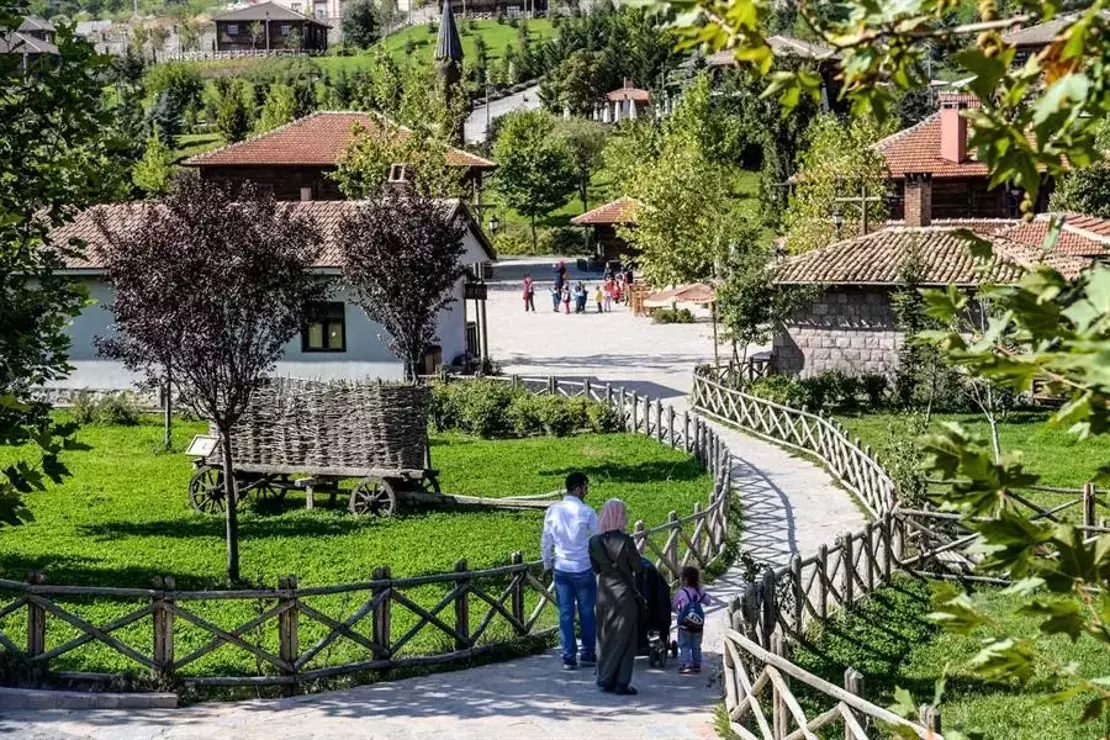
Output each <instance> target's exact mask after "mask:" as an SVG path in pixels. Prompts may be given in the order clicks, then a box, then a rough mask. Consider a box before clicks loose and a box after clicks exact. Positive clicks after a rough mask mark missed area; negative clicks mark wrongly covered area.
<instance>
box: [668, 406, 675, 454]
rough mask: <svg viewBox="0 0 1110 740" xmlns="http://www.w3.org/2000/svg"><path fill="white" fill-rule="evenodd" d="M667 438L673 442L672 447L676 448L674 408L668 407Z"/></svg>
mask: <svg viewBox="0 0 1110 740" xmlns="http://www.w3.org/2000/svg"><path fill="white" fill-rule="evenodd" d="M667 438H668V439H669V440H670V441H671V447H672V448H673V447H674V446H675V437H674V406H667Z"/></svg>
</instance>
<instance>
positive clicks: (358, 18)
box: [341, 0, 382, 49]
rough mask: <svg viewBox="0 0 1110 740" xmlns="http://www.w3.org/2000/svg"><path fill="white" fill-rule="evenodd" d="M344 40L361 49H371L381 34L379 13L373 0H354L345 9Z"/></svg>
mask: <svg viewBox="0 0 1110 740" xmlns="http://www.w3.org/2000/svg"><path fill="white" fill-rule="evenodd" d="M341 25H342V30H343V40H344V41H345V42H346V43H348V44H351V45H352V46H356V47H358V48H359V49H369V48H370V47H371V46H373V45H374V42H375V41H377V40H378V38H379V37H380V36H381V25H382V24H379V22H378V13H377V11H376V10H375V9H374V3H373V2H371V0H354V1H353V2H350V3H348V4H347V8H346V9H345V10H344V11H343V21H342V24H341Z"/></svg>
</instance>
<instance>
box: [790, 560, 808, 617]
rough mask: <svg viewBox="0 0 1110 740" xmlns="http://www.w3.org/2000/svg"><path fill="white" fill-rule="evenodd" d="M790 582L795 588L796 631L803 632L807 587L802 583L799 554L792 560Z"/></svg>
mask: <svg viewBox="0 0 1110 740" xmlns="http://www.w3.org/2000/svg"><path fill="white" fill-rule="evenodd" d="M790 581H791V585H792V586H793V587H794V615H793V616H794V629H796V630H798V633H799V634H800V633H801V632H802V620H803V619H804V618H805V603H806V602H805V599H806V593H805V585H804V584H803V583H802V558H801V556H800V555H798V553H794V556H793V557H792V558H790Z"/></svg>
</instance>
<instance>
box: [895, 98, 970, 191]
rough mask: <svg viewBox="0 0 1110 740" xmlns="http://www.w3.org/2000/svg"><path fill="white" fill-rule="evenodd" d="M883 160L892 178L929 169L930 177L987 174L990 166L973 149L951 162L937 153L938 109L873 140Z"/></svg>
mask: <svg viewBox="0 0 1110 740" xmlns="http://www.w3.org/2000/svg"><path fill="white" fill-rule="evenodd" d="M875 148H876V149H878V151H879V153H880V154H881V155H883V159H885V160H886V166H887V169H888V170H890V176H891V177H893V178H902V177H905V176H906V174H907V173H924V172H930V173H932V175H933V177H986V176H987V175H988V174H989V170H988V169H987V166H986V165H985V164H982V163H981V162H979V161H977V160H976V159H975V158H974V157H975V155H974V153H973V152H970V151H969V152H968V157H969V158H968V159H967V160H965V161H963V162H950V161H948V160H947V159H944V158H943V157H941V156H940V113H939V112H937V113H934V114H933V115H931V116H929V117H928V118H926V119H925V120H923V121H921V122H920V123H917V124H915V125H913V126H910V127H909V128H907V129H903V130H901V131H899V132H898V133H896V134H891V135H890V136H888V137H886V138H885V139H882V140H880V141H879V142H877V143H876V144H875Z"/></svg>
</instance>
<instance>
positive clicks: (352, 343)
mask: <svg viewBox="0 0 1110 740" xmlns="http://www.w3.org/2000/svg"><path fill="white" fill-rule="evenodd" d="M465 242H466V247H467V251H466V255H465V256H464V257H463V260H462V261H463V264H466V265H472V264H475V263H477V262H479V261H481V260H484V259H486V255H485V252H484V251H482V248H481V246H480V245H479V243H478V241H477V240H476V239H475V238H474V237H473V236H472V235H468V236H467V237H466V240H465ZM75 279H78V280H80V281H81V282H84V283H85V284H86V285H87V286H88V287H89V293H90V295H91V297H92V298H93V300H95V301H96V303H94V304H93V305H91V306H89V307H88V308H86V309H85V310H84V311H82V312H81V315H80V316H78V317H76V318H75V319H74V320H73V322H72V324H71V325H70V326H69V328H68V330H67V332H68V334H69V336H70V339H71V342H72V344H71V347H70V364H72V365H73V367H74V370H73V372H72V373H70V375H69V377H67V378H65V379H63V380H60V381H54V382H51V383H49V384H48V386H49V387H53V388H67V389H81V388H89V389H96V390H118V389H126V388H130V387H132V386H133V385H134V383H135V382H136V380H138V377H137V376H135V375H134V374H132V373H130V372H128V371H127V370H126V369H125V368H124V367H123V365H122V364H121V363H119V362H116V361H113V360H105V359H103V358H101V357H100V356H99V355H98V354H97V352H96V347H95V344H94V339H95V337H98V336H100V337H107V336H110V335H111V333H112V329H111V324H112V314H111V311H109V310H108V308H107V307H108V305H109V304H110V303H111V302H112V297H113V290H112V288H111V287H110V286H108V285H106V284H104V283H103V282H102V281H101V280H100V279H99V278H98V277H96V276H84V277H80V278H75ZM464 283H465V278H461V279H459V281H458V282H457V283H456V284H455V287H454V289H453V290H452V295H453V296H454V298H455V299H456V300H455V302H454V303H452V304H450V305H449V306H447V308H445V309H444V310H443V311H441V312H440V315H439V320H438V322H437V331H436V343H437V344H439V345H440V346H441V347H442V351H443V361H444V362H445V363H450V362H451V361H452V360H454V359H455V357H457V356H458V355H460V354H462V353H463V352H464V351H465V350H466V309H465V307H464V301H463V285H464ZM331 300H333V301H343V303H344V304H345V322H346V333H347V346H346V351H345V352H304V351H302V343H301V335H300V334H298V335H297V336H295V337H294V338H293V339H292V340H291V341H290V342H289V344H287V345H286V349H285V356H284V357H283V358H282V359H281V360H280V361H279V362H278V364H277V368H276V369H275V374H277V375H284V376H289V377H297V378H312V379H319V380H332V379H339V378H343V379H358V378H382V379H383V380H397V379H400V378H401V377H402V376H403V374H404V370H403V366H402V364H401V362H400V361H399V360H398V358H397V357H396V356H395V355H394V354H393V353H392V352H390V350H389V348H388V346H387V343H386V342H387V339H388V335H387V333H386V331H385V329H384V328H382V326H381V325H379V324H377V323H375V322H372V321H370V320H369V319H368V318H367V317H366V313H365V312H364V311H363V310H362V308H361V307H359V306H358V305H357V304H356V303H355V302H354V298H353V296H352V295H351V294H350V292H349V291H346V290H338V291H336V292H335V293H334V294H333V295H332V298H331Z"/></svg>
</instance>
